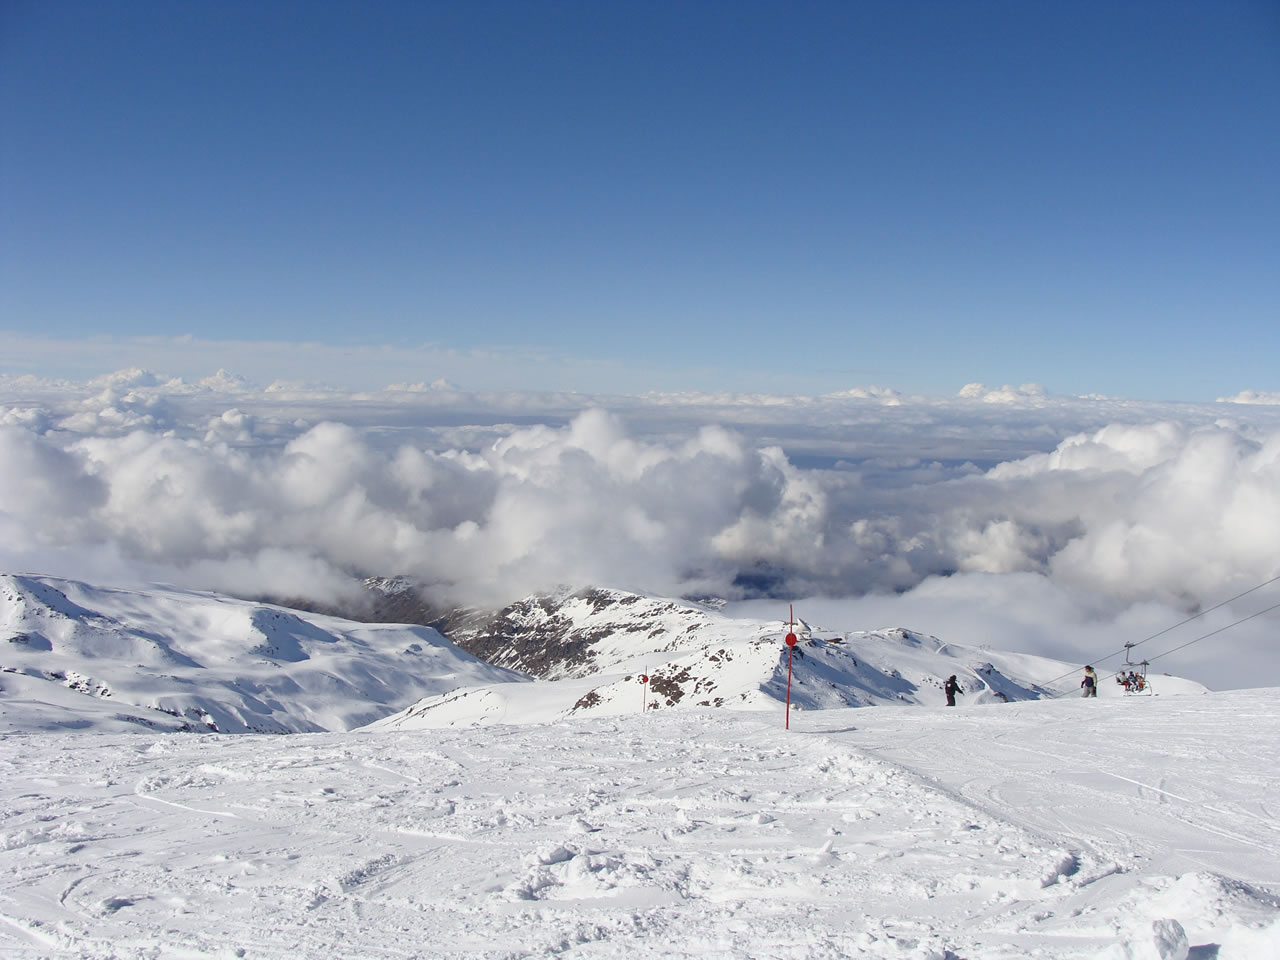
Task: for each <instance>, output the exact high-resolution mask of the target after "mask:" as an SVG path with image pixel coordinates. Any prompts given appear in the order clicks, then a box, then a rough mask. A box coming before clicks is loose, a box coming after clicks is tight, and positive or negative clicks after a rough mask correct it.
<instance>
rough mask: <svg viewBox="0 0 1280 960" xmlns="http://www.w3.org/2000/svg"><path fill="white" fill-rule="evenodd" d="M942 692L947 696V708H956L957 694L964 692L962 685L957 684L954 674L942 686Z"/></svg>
mask: <svg viewBox="0 0 1280 960" xmlns="http://www.w3.org/2000/svg"><path fill="white" fill-rule="evenodd" d="M942 692H943V693H945V694H946V695H947V706H948V707H954V706H955V705H956V694H957V693H963V692H964V691H963V690H961V689H960V684H958V683H957V682H956V675H955V674H954V673H953V674H952V675H951V676H949V677H947V682H946V683H944V684H943V685H942Z"/></svg>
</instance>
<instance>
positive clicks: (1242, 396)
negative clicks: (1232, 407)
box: [1218, 390, 1280, 406]
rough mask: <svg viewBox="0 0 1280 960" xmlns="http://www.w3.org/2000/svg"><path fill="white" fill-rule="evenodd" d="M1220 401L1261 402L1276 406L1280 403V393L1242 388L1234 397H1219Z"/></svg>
mask: <svg viewBox="0 0 1280 960" xmlns="http://www.w3.org/2000/svg"><path fill="white" fill-rule="evenodd" d="M1218 402H1219V403H1260V404H1269V405H1272V406H1275V405H1277V404H1280V393H1267V392H1266V391H1262V390H1241V391H1240V392H1239V393H1237V394H1236V395H1235V396H1234V397H1219V398H1218Z"/></svg>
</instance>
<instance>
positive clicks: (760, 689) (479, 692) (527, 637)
mask: <svg viewBox="0 0 1280 960" xmlns="http://www.w3.org/2000/svg"><path fill="white" fill-rule="evenodd" d="M790 629H791V625H790V623H789V621H788V620H783V619H780V620H772V621H764V620H742V619H731V618H728V617H725V616H723V615H722V614H720V613H718V612H717V611H715V610H714V609H712V608H709V607H706V606H703V605H699V604H692V603H687V602H678V601H673V600H668V599H662V598H654V597H642V596H637V595H636V594H630V593H624V592H620V591H613V590H589V591H584V592H580V593H567V592H566V593H563V594H560V595H557V596H556V597H531V598H528V599H526V600H524V601H521V602H520V603H519V604H513V605H512V606H510V607H508V608H507V609H506V610H504V611H503V612H502V613H501V614H500V615H499V616H498V617H496V618H494V619H493V620H491V621H489V622H488V623H487V624H486V625H485V626H484V628H483V629H482V630H481V631H479V632H477V633H474V634H472V635H469V636H467V635H465V634H464V635H463V637H462V639H460V640H459V642H460V643H463V644H464V645H466V646H467V647H468V649H470V650H471V651H472V652H475V653H477V654H479V655H481V656H484V657H485V659H492V660H493V661H494V662H497V663H502V664H505V665H508V666H513V667H517V668H519V669H522V670H526V671H529V672H533V673H536V674H537V675H539V676H542V677H546V678H549V680H547V681H543V682H539V683H537V684H535V685H533V686H531V687H515V686H511V685H508V684H497V685H495V684H487V685H484V686H482V687H478V688H463V689H458V690H453V691H450V692H448V693H446V694H443V695H440V696H436V697H429V698H425V699H424V700H423V701H421V702H419V703H416V704H414V705H413V706H411V707H409V708H408V709H406V710H404V711H401V712H400V713H398V714H394V715H392V716H389V717H386V718H384V719H382V720H379V721H378V722H377V723H376V724H375V728H377V729H412V728H415V727H443V726H455V725H459V724H469V723H503V722H505V723H524V722H546V721H551V720H556V719H559V718H562V717H566V716H571V715H585V714H593V713H594V714H603V715H616V714H625V713H632V712H640V711H642V710H649V709H669V708H689V707H733V708H739V709H749V710H757V709H765V710H768V709H773V708H775V707H776V706H777V705H778V704H779V703H780V702H782V701H784V700H785V698H786V696H787V675H788V653H787V648H786V646H785V645H784V643H783V637H784V636H785V635H786V633H787V632H788V631H789V630H790ZM795 632H796V634H797V637H798V638H799V642H798V643H797V645H796V646H795V647H794V649H793V653H792V654H791V664H790V667H791V670H790V672H791V690H790V696H791V705H792V708H793V709H797V710H815V709H831V708H837V707H858V706H879V705H886V704H918V705H929V706H938V705H941V704H943V703H944V702H945V697H944V695H943V693H942V685H943V683H945V681H946V679H947V677H949V676H951V675H952V674H954V675H955V676H956V677H957V678H958V680H959V682H960V685H961V687H962V689H963V691H964V693H963V694H962V698H961V703H962V704H980V703H991V702H997V701H999V702H1007V701H1015V700H1030V699H1040V698H1044V697H1057V696H1062V695H1069V694H1072V693H1078V684H1079V679H1080V677H1079V672H1078V667H1077V666H1076V665H1073V664H1068V663H1062V662H1060V661H1057V660H1051V659H1047V658H1044V657H1036V656H1030V655H1026V654H1013V653H1001V652H997V651H992V650H988V649H979V648H975V647H966V646H961V645H958V644H949V643H945V642H943V641H941V640H938V639H937V638H935V637H928V636H923V635H920V634H917V633H914V632H912V631H910V630H904V629H888V630H878V631H872V632H862V631H859V632H847V633H840V632H836V631H831V630H821V629H818V628H816V627H813V626H811V625H809V624H807V623H805V622H803V620H800V621H798V622H797V623H796V624H795ZM1104 676H1105V675H1104ZM643 677H648V682H647V686H646V685H645V682H644V681H643V680H642V678H643ZM1153 688H1154V689H1156V690H1157V692H1159V693H1164V694H1181V693H1203V692H1205V688H1204V687H1203V686H1201V685H1200V684H1198V683H1194V682H1192V681H1187V680H1182V679H1179V678H1175V677H1159V678H1153ZM1123 695H1124V691H1123V690H1122V689H1121V688H1120V687H1119V686H1118V685H1116V684H1114V683H1104V684H1103V685H1102V686H1101V688H1100V696H1101V697H1104V698H1108V697H1120V696H1123Z"/></svg>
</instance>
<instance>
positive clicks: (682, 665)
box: [0, 576, 1204, 733]
mask: <svg viewBox="0 0 1280 960" xmlns="http://www.w3.org/2000/svg"><path fill="white" fill-rule="evenodd" d="M370 589H371V590H374V591H375V592H377V593H379V594H380V595H381V597H382V601H383V602H384V604H385V606H384V607H383V609H384V610H393V611H403V612H406V613H407V612H410V611H411V610H412V609H413V607H412V604H411V602H410V600H409V597H408V594H409V593H410V592H411V589H412V588H411V587H410V586H408V585H407V584H406V583H404V582H401V581H378V582H376V583H373V584H371V586H370ZM422 610H424V611H425V607H424V608H422ZM436 622H438V623H439V624H440V626H441V629H442V630H446V631H447V632H448V637H446V636H444V635H442V633H441V632H440V631H439V630H437V629H434V628H433V627H431V626H425V625H416V624H404V623H397V624H391V623H359V622H355V621H352V620H346V619H341V618H338V617H334V616H331V615H327V614H320V613H313V612H304V611H301V610H292V609H287V608H285V607H281V606H276V605H272V604H265V603H255V602H251V601H246V600H236V599H231V598H228V597H223V596H218V595H215V594H208V593H198V592H193V591H186V590H177V589H173V588H167V587H151V588H149V589H146V590H122V589H107V588H102V587H94V586H90V585H88V584H85V583H79V582H76V581H71V580H60V579H56V578H53V577H37V576H5V577H0V730H6V729H7V730H19V731H29V730H41V729H57V728H63V729H65V728H95V729H102V728H105V729H115V730H120V729H130V730H138V729H143V728H150V729H156V730H167V731H174V730H182V731H216V732H223V733H241V732H267V733H290V732H308V731H310V732H317V731H326V730H329V731H343V730H350V729H354V728H357V727H362V726H365V725H368V724H376V725H377V726H378V727H393V728H412V727H424V726H426V727H439V726H453V725H468V724H487V723H497V722H503V723H527V722H540V721H546V720H553V719H559V718H563V717H570V716H582V715H589V714H595V715H618V714H627V713H631V712H634V711H639V710H642V709H643V710H670V709H682V710H683V709H691V708H695V709H696V708H707V707H727V708H736V709H746V710H764V711H771V710H780V709H782V708H783V702H784V700H785V698H786V696H787V675H788V669H787V668H788V662H787V661H788V656H787V648H786V647H785V646H784V644H783V642H782V638H783V636H784V635H785V633H786V632H787V630H788V629H789V625H788V624H787V623H786V622H785V621H784V620H782V619H778V620H750V619H735V618H731V617H728V616H726V615H724V614H723V613H721V612H720V611H719V610H718V609H716V607H715V605H714V604H705V603H694V602H689V601H677V600H672V599H669V598H662V597H649V596H642V595H638V594H633V593H627V592H625V591H619V590H604V589H594V588H593V589H586V590H580V591H571V590H562V591H560V592H558V593H557V594H555V595H553V596H544V597H528V598H525V599H524V600H521V601H519V602H517V603H514V604H511V605H509V606H508V607H506V608H505V609H503V610H501V611H499V612H498V613H497V614H495V615H486V614H482V613H480V612H477V611H454V612H453V613H451V614H445V615H444V616H441V617H439V618H438V619H437V621H436ZM795 630H796V633H797V634H798V636H799V638H800V642H799V644H798V645H797V646H796V647H795V648H794V651H793V653H792V655H791V664H790V666H791V681H792V682H791V689H790V698H791V705H792V708H793V709H796V710H818V709H830V708H838V707H861V706H878V705H885V704H895V705H923V706H930V707H936V706H941V705H942V703H943V694H942V685H943V683H944V681H945V680H946V678H947V677H948V676H950V675H952V674H955V675H956V676H957V677H958V679H959V682H960V685H961V688H962V690H963V691H964V693H963V695H962V701H961V702H962V703H963V704H965V705H972V704H981V703H993V702H997V701H1001V702H1007V701H1017V700H1030V699H1039V698H1043V697H1046V696H1056V695H1059V694H1063V693H1071V692H1074V690H1073V688H1074V686H1075V684H1076V682H1077V679H1076V676H1075V673H1076V668H1075V666H1073V665H1071V664H1065V663H1061V662H1059V661H1056V660H1049V659H1045V658H1042V657H1034V656H1027V655H1019V654H1009V653H1000V652H996V651H991V650H986V649H978V648H973V647H965V646H960V645H957V644H949V643H946V642H944V641H942V640H939V639H938V638H936V637H930V636H924V635H922V634H918V633H915V632H913V631H910V630H906V629H901V628H894V629H888V630H878V631H870V632H866V631H844V632H840V631H832V630H823V629H819V628H817V627H814V626H812V625H810V624H808V623H805V622H804V621H803V620H801V621H799V622H797V623H796V625H795ZM642 676H647V677H648V681H647V682H646V683H642V682H641V680H640V678H641V677H642ZM532 678H537V679H536V681H535V682H530V681H531V679H532ZM1157 686H1158V688H1159V690H1158V692H1160V693H1176V692H1203V689H1204V688H1203V687H1200V686H1199V685H1198V684H1194V683H1189V682H1187V681H1182V680H1177V679H1176V678H1164V677H1162V678H1160V679H1159V680H1158V682H1157ZM1102 694H1103V696H1120V695H1121V691H1120V690H1119V688H1116V687H1114V685H1111V686H1108V685H1106V684H1104V685H1103V689H1102Z"/></svg>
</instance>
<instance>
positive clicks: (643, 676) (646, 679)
mask: <svg viewBox="0 0 1280 960" xmlns="http://www.w3.org/2000/svg"><path fill="white" fill-rule="evenodd" d="M640 682H641V683H648V682H649V675H648V674H647V673H642V674H640Z"/></svg>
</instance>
